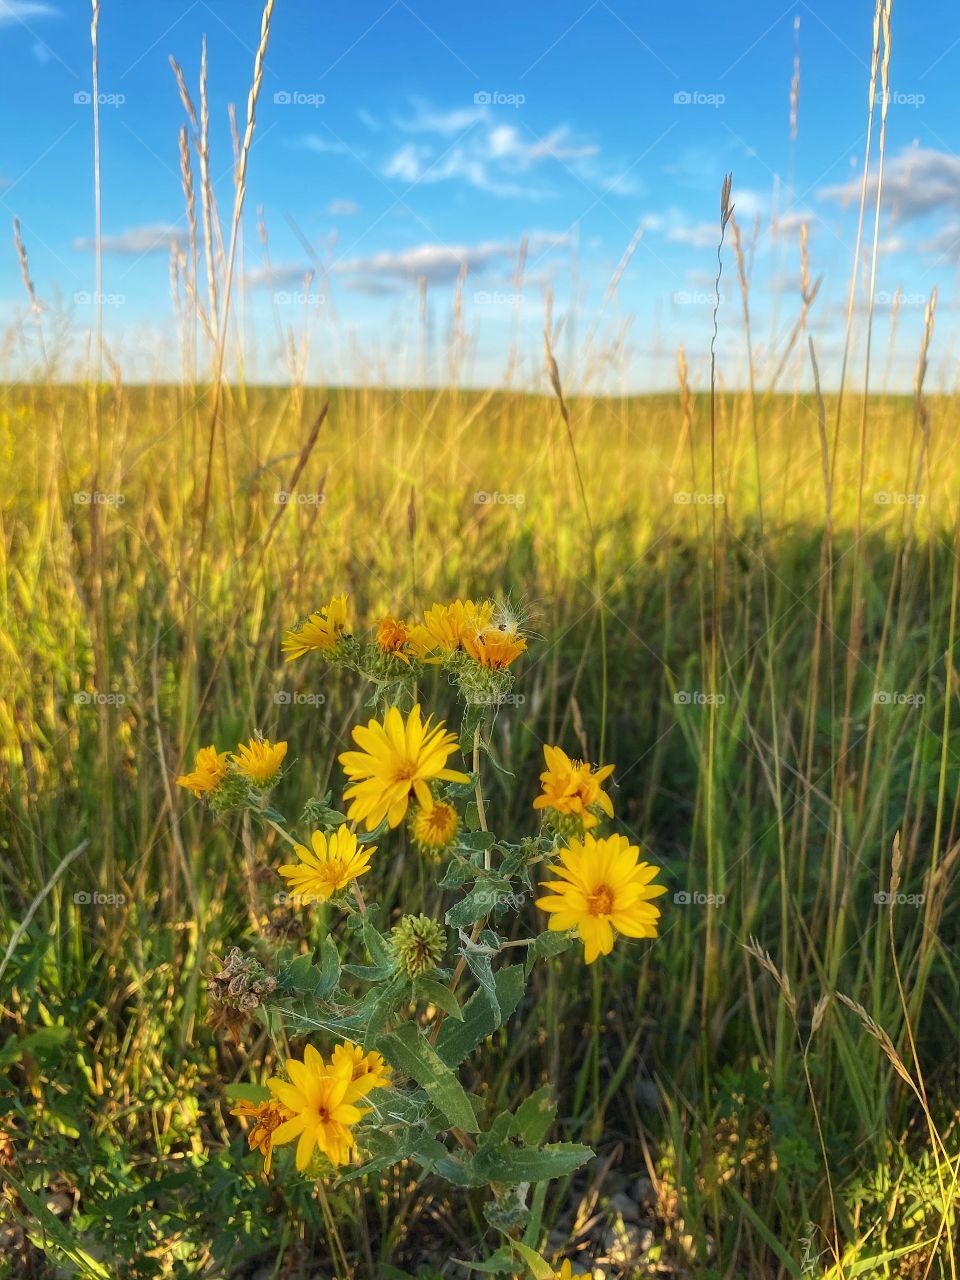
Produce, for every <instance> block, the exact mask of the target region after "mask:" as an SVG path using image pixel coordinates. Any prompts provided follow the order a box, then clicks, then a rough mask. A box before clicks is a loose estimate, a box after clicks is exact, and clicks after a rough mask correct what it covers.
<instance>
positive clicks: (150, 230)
mask: <svg viewBox="0 0 960 1280" xmlns="http://www.w3.org/2000/svg"><path fill="white" fill-rule="evenodd" d="M184 238H185V237H184V233H183V231H182V230H181V229H180V228H179V227H176V226H174V225H173V224H172V223H166V222H158V223H154V224H152V225H150V226H146V227H130V228H129V230H127V231H121V232H119V233H118V234H117V235H111V236H103V237H102V238H101V241H100V247H101V248H102V250H103V252H104V253H117V254H121V255H127V256H130V257H137V256H140V255H142V254H145V253H168V252H169V250H170V242H171V241H172V240H176V241H177V243H178V244H179V243H180V242H181V241H182V240H183V239H184ZM73 247H74V248H75V249H83V250H86V251H89V252H92V251H93V250H95V249H96V247H97V242H96V241H95V240H93V239H91V238H89V237H87V236H80V237H78V238H77V239H76V240H74V242H73Z"/></svg>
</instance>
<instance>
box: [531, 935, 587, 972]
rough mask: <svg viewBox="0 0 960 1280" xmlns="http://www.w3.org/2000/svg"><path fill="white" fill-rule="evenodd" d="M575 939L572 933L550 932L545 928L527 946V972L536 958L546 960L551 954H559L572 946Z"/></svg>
mask: <svg viewBox="0 0 960 1280" xmlns="http://www.w3.org/2000/svg"><path fill="white" fill-rule="evenodd" d="M575 941H576V939H575V938H574V935H573V934H572V933H552V932H551V931H550V930H549V929H545V930H544V932H543V933H541V934H538V935H537V937H535V938H534V940H533V942H531V943H530V945H529V947H527V961H526V968H527V973H528V974H529V972H530V970H531V969H532V968H533V966H534V965H535V964H536V962H537V961H538V960H540V959H543V960H548V959H549V958H550V957H551V956H558V955H560V953H561V951H566V950H567V948H568V947H572V946H573V944H574V942H575Z"/></svg>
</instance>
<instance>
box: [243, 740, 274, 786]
mask: <svg viewBox="0 0 960 1280" xmlns="http://www.w3.org/2000/svg"><path fill="white" fill-rule="evenodd" d="M286 754H287V744H286V743H285V742H271V741H270V739H269V738H251V739H250V741H249V743H248V744H247V745H246V746H244V745H242V744H241V745H240V746H239V747H237V752H236V754H235V755H232V756H231V757H230V759H231V760H232V762H233V766H234V768H235V769H236V771H237V773H242V774H243V776H244V777H245V778H248V779H249V780H250V782H252V783H254V784H255V785H256V786H258V787H265V786H267V785H268V784H269V783H271V782H273V781H274V780H275V778H276V776H277V774H278V773H279V772H280V766H281V765H282V764H283V758H284V756H285V755H286Z"/></svg>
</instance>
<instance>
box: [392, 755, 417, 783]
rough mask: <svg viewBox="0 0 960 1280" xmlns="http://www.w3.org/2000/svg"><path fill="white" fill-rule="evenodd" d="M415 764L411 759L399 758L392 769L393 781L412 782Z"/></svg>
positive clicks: (414, 775) (414, 774) (415, 771)
mask: <svg viewBox="0 0 960 1280" xmlns="http://www.w3.org/2000/svg"><path fill="white" fill-rule="evenodd" d="M416 773H417V766H416V762H415V761H413V760H401V761H400V763H399V764H398V765H397V767H396V769H395V771H394V781H395V782H412V781H413V779H414V778H415V777H416Z"/></svg>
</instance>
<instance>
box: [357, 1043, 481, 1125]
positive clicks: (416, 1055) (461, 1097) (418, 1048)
mask: <svg viewBox="0 0 960 1280" xmlns="http://www.w3.org/2000/svg"><path fill="white" fill-rule="evenodd" d="M450 1025H451V1026H453V1025H456V1024H453V1023H451V1024H450ZM377 1047H378V1048H379V1050H380V1052H381V1053H382V1054H383V1056H384V1057H385V1058H386V1059H387V1061H388V1062H389V1063H390V1064H391V1066H394V1067H396V1068H397V1070H398V1071H403V1072H405V1073H406V1074H407V1075H408V1076H410V1078H411V1079H412V1080H415V1081H416V1082H417V1084H418V1085H419V1086H420V1088H421V1089H422V1090H423V1091H424V1093H425V1094H426V1095H427V1097H428V1098H429V1099H430V1101H431V1102H432V1103H433V1105H434V1106H435V1107H436V1108H437V1110H438V1111H440V1112H442V1114H443V1115H444V1116H445V1117H446V1119H447V1120H448V1121H449V1123H450V1125H451V1126H452V1127H454V1128H457V1129H462V1130H463V1131H464V1132H465V1133H476V1132H477V1131H478V1130H479V1128H480V1126H479V1125H478V1124H477V1118H476V1116H475V1115H474V1113H473V1107H472V1106H471V1105H470V1099H469V1098H468V1097H467V1093H466V1090H465V1089H464V1087H463V1085H462V1084H461V1083H460V1081H459V1080H458V1079H457V1077H456V1076H455V1075H454V1074H453V1072H452V1071H451V1070H450V1068H449V1067H448V1066H447V1065H446V1063H445V1062H444V1061H443V1060H442V1059H441V1058H440V1056H439V1055H438V1054H437V1052H436V1050H435V1049H434V1048H433V1047H432V1046H431V1045H429V1044H428V1043H427V1041H426V1038H425V1037H424V1036H422V1035H421V1034H420V1032H419V1031H418V1030H417V1028H416V1027H415V1026H412V1025H411V1024H410V1023H407V1024H406V1026H402V1027H398V1028H397V1030H396V1031H394V1032H393V1034H392V1035H389V1036H387V1037H385V1038H384V1039H383V1040H381V1041H380V1043H379V1045H378V1046H377Z"/></svg>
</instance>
